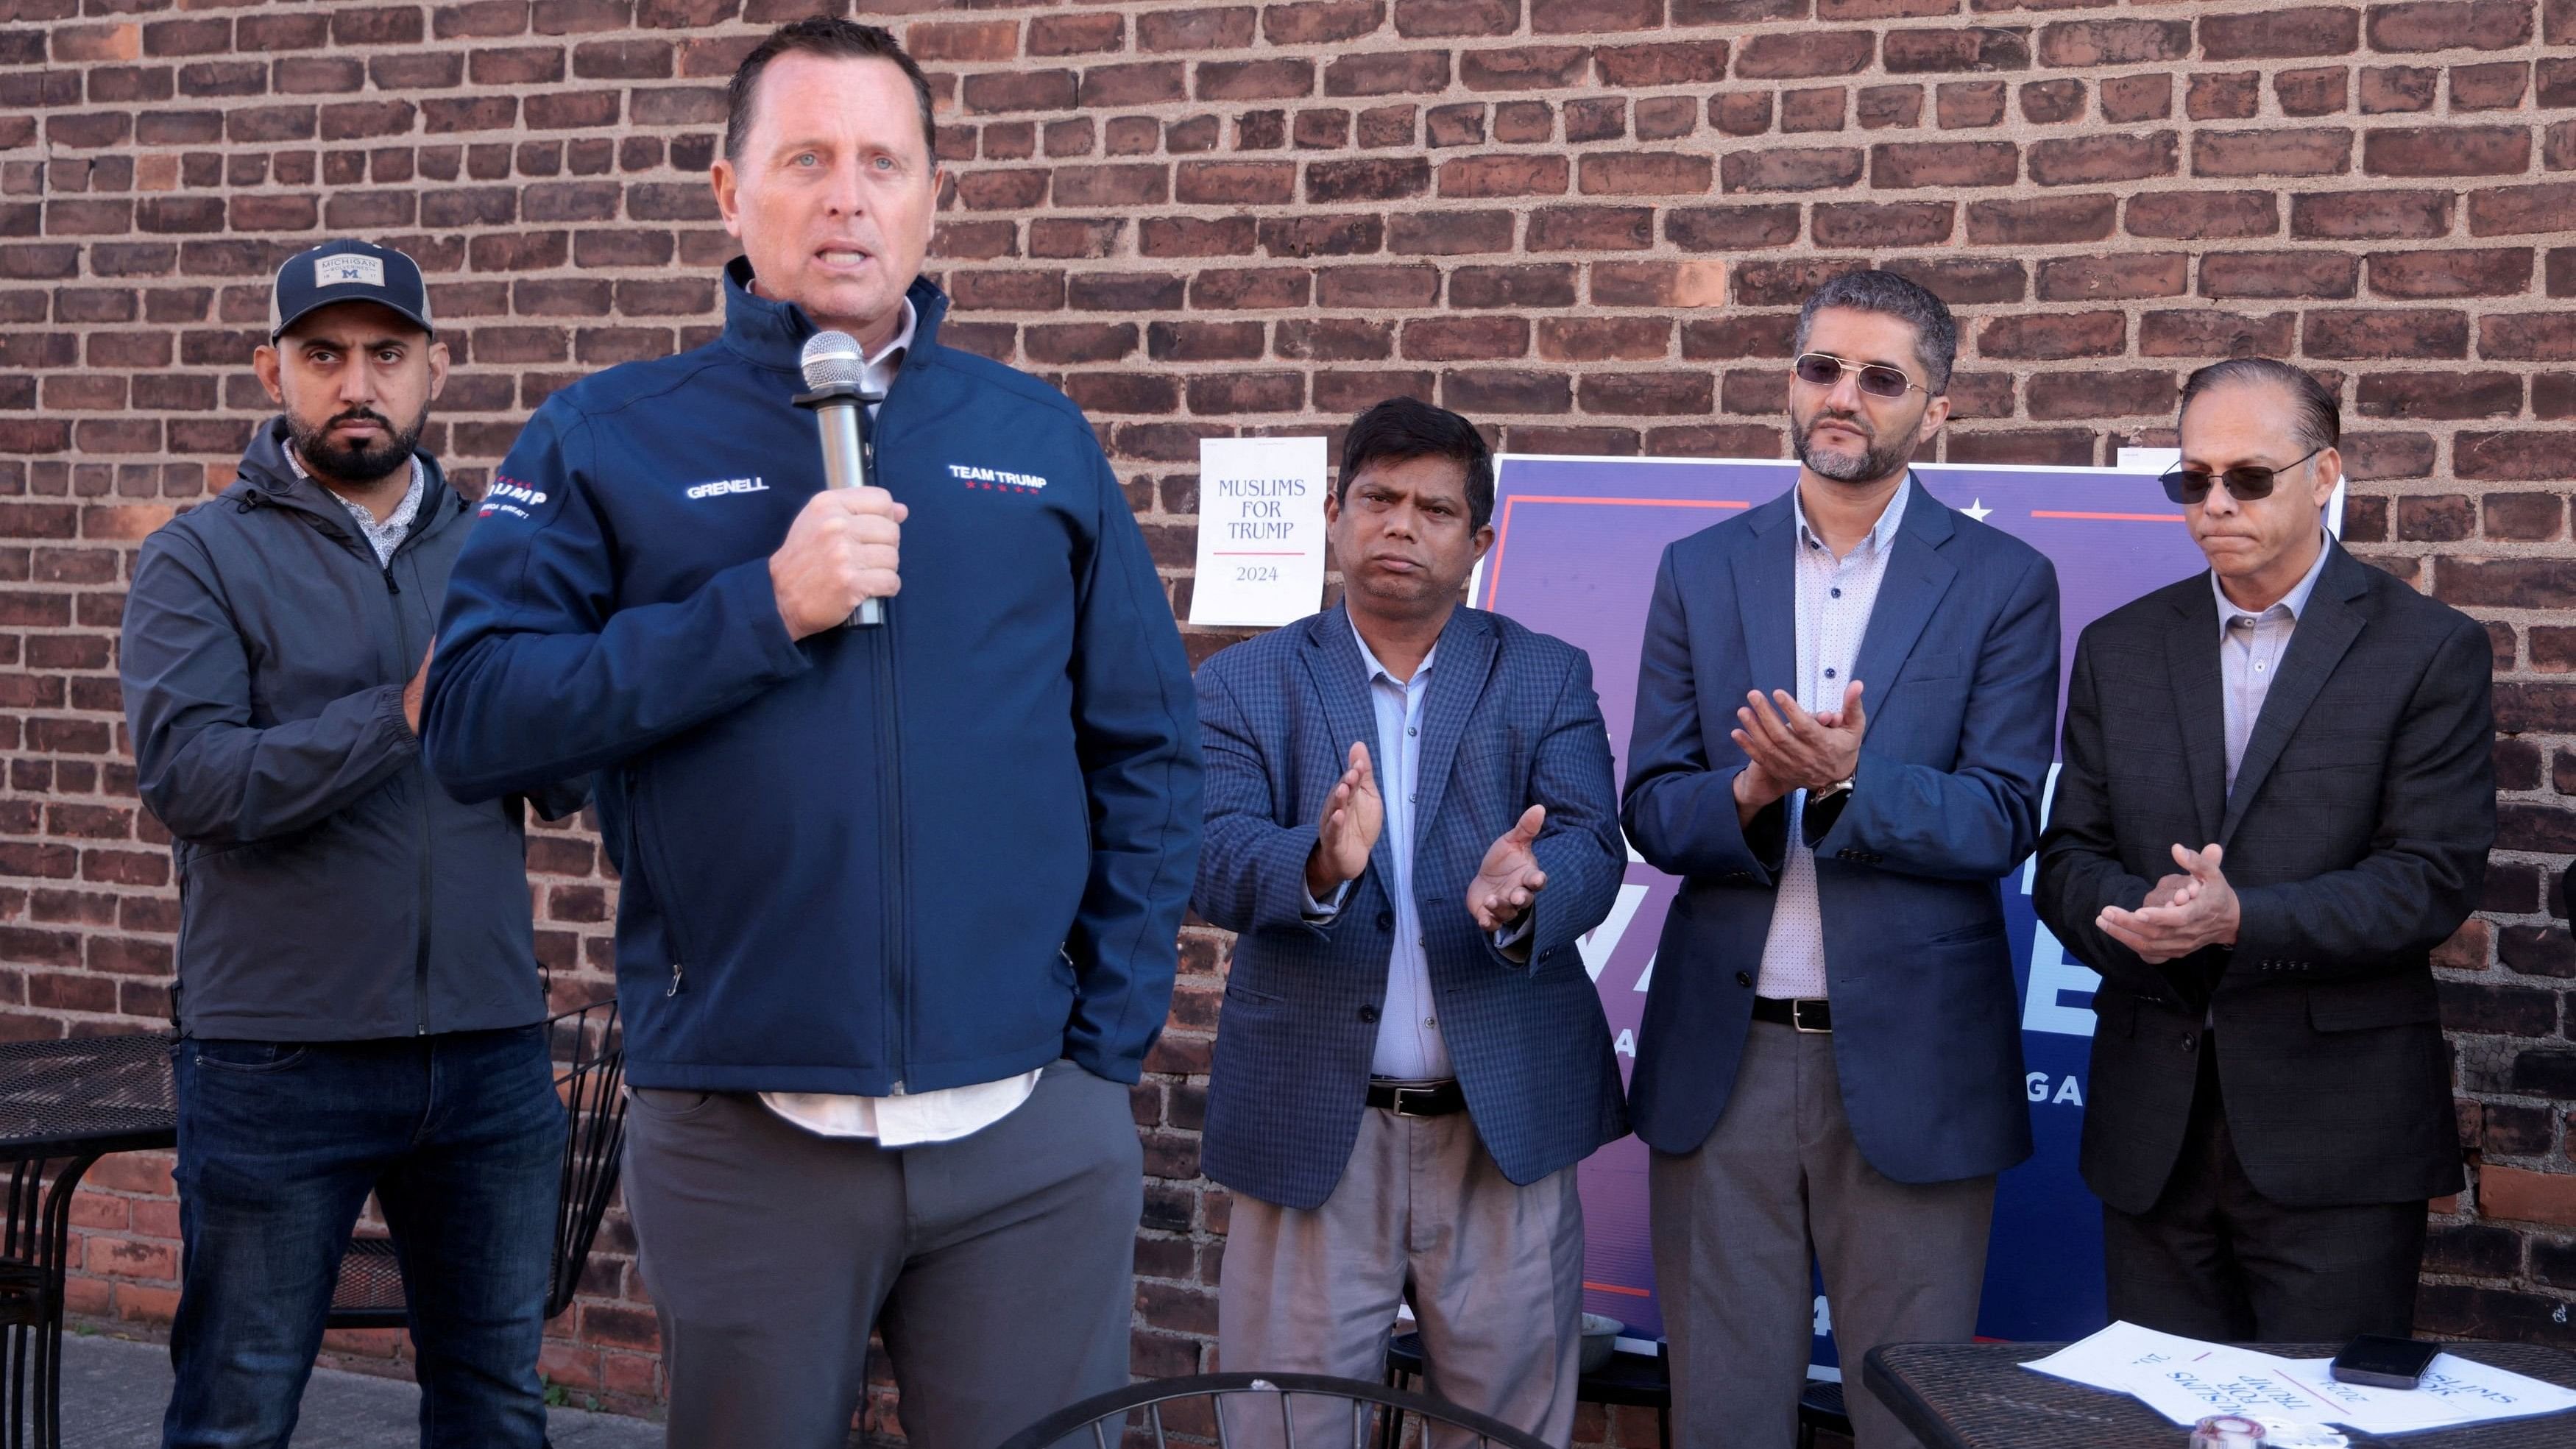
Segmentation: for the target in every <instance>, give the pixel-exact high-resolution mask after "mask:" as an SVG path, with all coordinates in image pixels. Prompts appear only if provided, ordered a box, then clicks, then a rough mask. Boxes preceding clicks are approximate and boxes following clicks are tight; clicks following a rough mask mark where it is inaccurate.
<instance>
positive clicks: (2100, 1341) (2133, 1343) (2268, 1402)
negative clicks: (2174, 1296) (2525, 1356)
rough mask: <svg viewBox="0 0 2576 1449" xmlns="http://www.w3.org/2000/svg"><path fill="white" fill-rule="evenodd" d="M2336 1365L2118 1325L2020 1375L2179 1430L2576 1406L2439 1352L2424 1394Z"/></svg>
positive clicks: (2363, 1425) (2565, 1397)
mask: <svg viewBox="0 0 2576 1449" xmlns="http://www.w3.org/2000/svg"><path fill="white" fill-rule="evenodd" d="M2332 1362H2333V1361H2332V1360H2331V1359H2309V1360H2303V1361H2296V1362H2294V1361H2292V1360H2289V1359H2285V1358H2281V1357H2278V1356H2276V1355H2273V1354H2268V1353H2258V1352H2255V1351H2254V1350H2251V1349H2242V1348H2231V1347H2229V1346H2227V1345H2225V1344H2217V1343H2203V1342H2201V1341H2199V1340H2198V1339H2190V1338H2182V1337H2178V1336H2176V1335H2174V1334H2170V1333H2158V1332H2156V1331H2155V1330H2154V1329H2151V1328H2141V1327H2139V1326H2138V1325H2136V1324H2134V1323H2114V1324H2112V1325H2111V1326H2110V1327H2109V1328H2106V1329H2103V1330H2102V1331H2101V1332H2100V1333H2097V1334H2094V1335H2093V1336H2092V1337H2090V1338H2087V1339H2085V1340H2083V1341H2082V1342H2080V1343H2073V1344H2069V1345H2067V1346H2066V1347H2065V1348H2063V1349H2060V1350H2058V1351H2057V1352H2056V1353H2053V1354H2051V1355H2049V1356H2048V1357H2046V1358H2042V1359H2034V1360H2032V1361H2031V1362H2029V1363H2027V1364H2024V1365H2023V1367H2024V1368H2029V1369H2036V1370H2038V1371H2039V1372H2041V1373H2044V1374H2050V1375H2054V1376H2055V1377H2058V1378H2063V1379H2072V1380H2074V1381H2075V1382H2077V1383H2081V1384H2090V1385H2092V1386H2093V1387H2095V1388H2100V1389H2109V1390H2112V1391H2113V1392H2115V1393H2125V1394H2130V1395H2133V1396H2135V1397H2136V1398H2138V1399H2139V1400H2141V1401H2142V1402H2144V1403H2145V1404H2146V1405H2147V1407H2149V1408H2151V1409H2154V1410H2155V1411H2156V1412H2157V1413H2159V1414H2162V1415H2164V1416H2165V1417H2166V1418H2167V1419H2170V1420H2172V1421H2173V1422H2174V1423H2177V1424H2193V1423H2197V1422H2199V1421H2200V1420H2201V1419H2202V1418H2204V1417H2206V1416H2208V1415H2211V1414H2251V1415H2255V1416H2258V1417H2259V1416H2274V1415H2277V1416H2279V1417H2283V1418H2288V1419H2293V1420H2296V1421H2299V1422H2302V1423H2311V1424H2341V1425H2344V1426H2345V1427H2347V1428H2352V1429H2358V1430H2360V1431H2362V1432H2364V1433H2369V1434H2405V1433H2412V1432H2415V1431H2417V1430H2422V1429H2442V1428H2450V1427H2453V1426H2455V1425H2460V1424H2478V1423H2486V1422H2489V1421H2491V1420H2497V1419H2515V1418H2524V1417H2528V1416H2530V1415H2534V1414H2548V1413H2555V1412H2558V1411H2560V1410H2563V1409H2568V1408H2576V1390H2569V1389H2562V1388H2559V1387H2557V1386H2556V1385H2553V1384H2546V1383H2542V1382H2541V1381H2540V1380H2538V1379H2533V1378H2526V1377H2524V1376H2523V1375H2521V1374H2516V1373H2508V1372H2506V1371H2505V1370H2503V1369H2499V1368H2493V1367H2490V1366H2489V1365H2486V1364H2482V1363H2477V1362H2475V1361H2473V1360H2470V1359H2465V1358H2461V1357H2459V1356H2457V1355H2455V1354H2447V1353H2446V1354H2441V1355H2438V1356H2436V1357H2435V1358H2434V1360H2433V1364H2432V1366H2431V1367H2430V1368H2428V1369H2427V1370H2426V1371H2425V1374H2424V1380H2423V1387H2421V1388H2418V1389H2411V1390H2409V1389H2374V1388H2369V1387H2365V1386H2363V1385H2359V1384H2347V1383H2342V1382H2339V1381H2337V1380H2336V1379H2335V1378H2334V1376H2333V1374H2332V1372H2331V1371H2330V1367H2331V1364H2332Z"/></svg>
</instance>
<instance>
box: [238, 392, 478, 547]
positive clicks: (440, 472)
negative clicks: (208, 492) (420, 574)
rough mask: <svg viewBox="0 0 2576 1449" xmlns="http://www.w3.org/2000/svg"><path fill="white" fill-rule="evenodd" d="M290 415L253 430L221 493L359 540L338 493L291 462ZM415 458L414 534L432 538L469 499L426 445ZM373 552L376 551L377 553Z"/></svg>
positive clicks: (250, 506) (241, 505) (246, 507)
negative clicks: (417, 482) (417, 463)
mask: <svg viewBox="0 0 2576 1449" xmlns="http://www.w3.org/2000/svg"><path fill="white" fill-rule="evenodd" d="M286 441H287V431H286V417H285V415H284V414H282V413H281V414H279V415H278V416H276V417H273V418H270V419H269V420H268V421H267V422H266V423H263V424H261V425H260V428H259V430H258V431H257V432H254V433H252V434H251V438H250V446H249V447H248V448H246V449H244V450H243V451H242V460H241V465H240V466H239V467H238V468H236V469H235V470H234V478H233V482H232V486H231V487H229V488H226V489H225V490H224V491H223V492H222V493H221V494H220V495H218V496H220V497H221V498H223V499H224V500H225V501H226V502H229V503H231V504H233V505H234V506H235V507H238V508H240V509H242V510H244V511H245V512H246V511H248V510H250V509H253V508H260V507H280V508H285V509H288V510H290V511H292V512H296V513H301V514H304V515H305V516H307V517H308V518H311V519H312V520H313V521H314V522H315V523H317V524H319V525H321V526H322V527H323V528H324V529H325V530H327V531H329V532H331V533H334V534H337V535H339V536H341V537H344V538H347V539H348V540H350V541H351V542H352V543H355V542H357V541H358V536H357V533H356V532H355V530H353V529H352V528H351V527H350V524H349V510H348V509H346V508H344V507H342V506H341V504H340V499H339V497H338V495H336V494H334V493H333V492H332V491H331V490H330V489H328V488H325V487H323V486H322V485H321V484H320V483H317V482H315V481H314V480H313V479H312V478H310V477H308V476H306V475H305V474H303V473H301V472H298V471H297V470H296V467H295V465H294V464H292V463H290V462H288V461H287V460H286ZM412 456H413V457H415V458H418V459H419V460H420V471H421V476H422V480H423V483H422V488H421V495H420V511H419V512H417V513H415V514H414V515H413V516H412V524H411V533H410V534H409V535H407V536H406V538H405V542H409V541H410V539H411V538H418V537H426V536H427V535H428V534H429V533H430V531H431V530H433V529H435V528H437V527H438V526H440V525H441V524H444V523H445V522H446V521H447V520H448V519H449V518H450V517H451V516H453V515H455V514H459V513H462V512H463V511H464V510H465V507H466V499H465V498H464V497H462V496H461V495H459V494H458V493H457V492H456V491H455V490H454V489H451V488H449V487H448V486H447V471H446V470H445V469H443V468H441V467H439V466H438V459H437V458H435V457H433V456H432V455H431V454H430V452H429V450H428V449H426V448H422V449H418V450H416V451H415V452H414V453H413V454H412ZM371 556H372V555H371Z"/></svg>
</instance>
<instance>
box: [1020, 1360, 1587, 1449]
mask: <svg viewBox="0 0 2576 1449" xmlns="http://www.w3.org/2000/svg"><path fill="white" fill-rule="evenodd" d="M1291 1400H1322V1401H1324V1406H1325V1407H1326V1409H1327V1411H1328V1412H1329V1407H1330V1405H1331V1404H1334V1403H1339V1404H1341V1405H1342V1406H1343V1407H1344V1408H1345V1409H1346V1410H1347V1415H1348V1417H1347V1419H1345V1418H1344V1417H1343V1415H1341V1414H1332V1415H1331V1416H1330V1417H1331V1419H1332V1420H1333V1422H1334V1423H1335V1425H1336V1427H1335V1429H1334V1430H1333V1432H1332V1433H1331V1434H1330V1435H1329V1437H1325V1438H1320V1439H1319V1438H1315V1437H1313V1436H1302V1437H1301V1436H1300V1435H1299V1433H1298V1432H1297V1421H1298V1420H1299V1419H1301V1418H1309V1417H1311V1410H1309V1408H1308V1406H1307V1405H1305V1404H1302V1403H1301V1404H1299V1405H1298V1407H1299V1408H1300V1410H1303V1411H1307V1412H1301V1413H1299V1414H1295V1415H1292V1414H1290V1413H1289V1407H1290V1401H1291ZM1391 1414H1407V1415H1411V1416H1412V1417H1414V1418H1417V1419H1421V1420H1423V1421H1424V1422H1425V1423H1431V1424H1444V1425H1448V1426H1451V1427H1454V1428H1458V1429H1463V1430H1465V1431H1466V1432H1468V1433H1470V1434H1473V1435H1475V1436H1476V1442H1477V1444H1478V1445H1479V1449H1484V1446H1496V1449H1548V1444H1547V1441H1546V1440H1544V1439H1540V1438H1538V1437H1536V1436H1535V1435H1531V1434H1525V1433H1522V1432H1521V1431H1520V1430H1518V1429H1515V1428H1513V1427H1512V1426H1511V1425H1509V1424H1506V1423H1503V1422H1501V1421H1500V1420H1497V1419H1489V1418H1486V1417H1485V1416H1484V1415H1482V1414H1479V1413H1476V1412H1474V1411H1472V1410H1468V1409H1462V1408H1460V1407H1458V1406H1457V1405H1456V1404H1452V1403H1449V1402H1447V1401H1446V1400H1442V1399H1435V1398H1433V1397H1431V1396H1430V1395H1429V1394H1417V1393H1413V1392H1411V1391H1409V1390H1405V1389H1391V1388H1388V1387H1387V1386H1385V1385H1384V1384H1372V1383H1367V1382H1364V1381H1362V1380H1360V1379H1337V1378H1331V1377H1328V1376H1326V1375H1323V1374H1198V1375H1195V1376H1193V1377H1190V1378H1178V1379H1148V1380H1146V1381H1145V1382H1143V1383H1139V1384H1130V1385H1128V1386H1127V1387H1126V1388H1123V1389H1115V1390H1112V1391H1111V1392H1109V1393H1105V1394H1100V1395H1097V1396H1096V1397H1093V1398H1088V1399H1085V1400H1083V1401H1082V1402H1081V1403H1078V1404H1075V1405H1073V1406H1071V1407H1070V1408H1065V1409H1059V1410H1057V1411H1056V1412H1055V1413H1052V1414H1049V1415H1047V1416H1046V1417H1045V1418H1043V1419H1040V1420H1039V1421H1037V1422H1036V1423H1034V1424H1031V1425H1030V1426H1029V1427H1027V1428H1025V1429H1022V1430H1021V1431H1020V1432H1019V1433H1017V1434H1014V1435H1012V1436H1011V1437H1010V1438H1009V1439H1007V1440H1005V1441H1004V1442H1003V1444H1002V1449H1056V1446H1058V1445H1062V1444H1066V1443H1071V1444H1073V1445H1077V1446H1079V1445H1088V1446H1090V1449H1119V1446H1121V1445H1124V1444H1126V1443H1127V1442H1128V1430H1129V1428H1130V1423H1129V1421H1130V1420H1131V1419H1133V1418H1137V1417H1140V1416H1141V1417H1142V1419H1143V1420H1144V1422H1143V1424H1142V1425H1140V1426H1136V1427H1138V1428H1139V1429H1140V1430H1141V1433H1142V1435H1143V1436H1144V1437H1142V1438H1141V1439H1140V1442H1144V1443H1151V1444H1152V1445H1154V1446H1155V1449H1164V1446H1165V1445H1166V1444H1167V1443H1169V1436H1170V1435H1174V1434H1186V1435H1188V1436H1190V1437H1191V1438H1192V1439H1205V1438H1214V1439H1215V1440H1216V1442H1217V1443H1218V1444H1220V1445H1227V1444H1231V1443H1233V1442H1234V1441H1235V1439H1236V1438H1237V1437H1238V1434H1239V1432H1240V1431H1238V1430H1230V1429H1229V1426H1230V1425H1236V1426H1241V1425H1250V1424H1258V1425H1259V1426H1260V1429H1259V1434H1260V1439H1259V1442H1261V1443H1262V1444H1264V1445H1269V1444H1277V1445H1279V1446H1281V1449H1325V1446H1327V1445H1332V1446H1346V1449H1367V1446H1368V1443H1369V1441H1370V1439H1371V1438H1372V1437H1373V1436H1374V1434H1375V1433H1376V1430H1377V1426H1378V1422H1379V1420H1380V1419H1381V1417H1383V1416H1386V1415H1391ZM1167 1416H1169V1417H1172V1418H1176V1419H1177V1420H1178V1421H1179V1422H1177V1423H1173V1424H1169V1425H1167V1424H1166V1422H1165V1420H1166V1417H1167ZM1273 1423H1276V1424H1277V1426H1278V1431H1279V1437H1278V1438H1276V1439H1273V1438H1271V1437H1270V1434H1269V1426H1270V1425H1271V1424H1273ZM1345 1425H1346V1426H1347V1432H1344V1426H1345Z"/></svg>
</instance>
